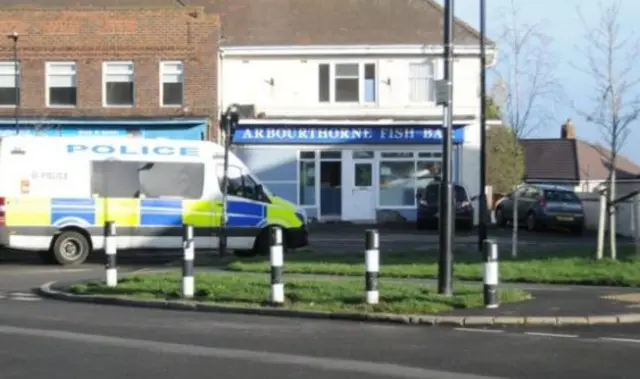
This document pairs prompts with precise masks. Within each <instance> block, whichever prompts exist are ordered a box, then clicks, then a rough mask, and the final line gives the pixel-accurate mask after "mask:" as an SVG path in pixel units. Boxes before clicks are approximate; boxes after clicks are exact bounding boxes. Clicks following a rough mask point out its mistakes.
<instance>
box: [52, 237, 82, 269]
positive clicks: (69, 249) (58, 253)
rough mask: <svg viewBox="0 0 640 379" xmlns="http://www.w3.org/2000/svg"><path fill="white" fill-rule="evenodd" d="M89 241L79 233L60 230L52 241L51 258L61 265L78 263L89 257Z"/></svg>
mask: <svg viewBox="0 0 640 379" xmlns="http://www.w3.org/2000/svg"><path fill="white" fill-rule="evenodd" d="M90 250H91V247H90V245H89V241H88V240H87V238H86V237H85V236H83V235H82V234H81V233H78V232H73V231H68V232H62V233H60V235H58V237H56V240H55V242H54V243H53V258H55V261H56V262H57V263H58V264H60V265H63V266H72V265H79V264H82V263H84V262H85V261H86V260H87V258H88V257H89V253H90Z"/></svg>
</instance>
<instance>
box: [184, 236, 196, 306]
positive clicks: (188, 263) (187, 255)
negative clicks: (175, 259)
mask: <svg viewBox="0 0 640 379" xmlns="http://www.w3.org/2000/svg"><path fill="white" fill-rule="evenodd" d="M182 249H183V258H182V259H183V260H182V297H184V298H192V297H193V294H194V291H195V280H194V278H193V271H194V270H193V261H194V259H195V256H196V253H195V242H194V239H193V225H188V224H185V225H183V226H182Z"/></svg>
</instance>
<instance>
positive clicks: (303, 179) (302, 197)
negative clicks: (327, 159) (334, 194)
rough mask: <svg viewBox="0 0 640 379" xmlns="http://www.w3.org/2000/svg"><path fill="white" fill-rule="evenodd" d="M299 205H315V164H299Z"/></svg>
mask: <svg viewBox="0 0 640 379" xmlns="http://www.w3.org/2000/svg"><path fill="white" fill-rule="evenodd" d="M299 170H300V173H299V181H298V191H299V205H309V206H313V205H316V162H315V161H305V160H301V161H300V162H299Z"/></svg>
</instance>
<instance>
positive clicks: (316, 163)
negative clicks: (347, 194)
mask: <svg viewBox="0 0 640 379" xmlns="http://www.w3.org/2000/svg"><path fill="white" fill-rule="evenodd" d="M307 152H308V153H311V152H312V153H313V154H314V155H313V158H303V157H302V153H307ZM302 162H313V164H314V176H315V179H314V189H313V190H314V198H313V200H314V201H313V204H300V200H301V199H300V183H301V181H302V178H301V177H300V164H301V163H302ZM319 179H320V151H319V150H316V149H299V150H298V162H297V165H296V196H297V197H296V199H297V201H296V204H298V206H299V207H302V208H318V214H319V212H320V208H319V207H320V185H319V183H320V182H319Z"/></svg>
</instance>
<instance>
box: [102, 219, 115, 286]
mask: <svg viewBox="0 0 640 379" xmlns="http://www.w3.org/2000/svg"><path fill="white" fill-rule="evenodd" d="M104 253H105V257H106V259H107V262H106V271H107V272H106V282H107V287H116V286H117V285H118V269H117V267H116V256H117V254H118V240H117V237H116V223H115V222H114V221H107V222H106V223H105V225H104Z"/></svg>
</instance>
